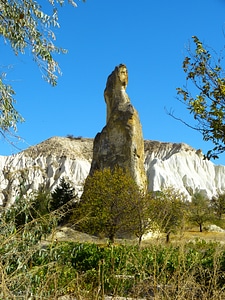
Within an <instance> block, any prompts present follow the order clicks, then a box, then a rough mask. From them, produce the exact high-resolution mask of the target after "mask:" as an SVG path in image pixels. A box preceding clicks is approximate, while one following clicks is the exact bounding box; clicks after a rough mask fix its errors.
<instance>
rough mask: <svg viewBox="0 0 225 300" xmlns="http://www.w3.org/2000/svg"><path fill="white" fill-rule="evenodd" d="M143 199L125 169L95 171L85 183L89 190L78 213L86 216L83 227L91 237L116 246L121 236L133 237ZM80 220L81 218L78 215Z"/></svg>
mask: <svg viewBox="0 0 225 300" xmlns="http://www.w3.org/2000/svg"><path fill="white" fill-rule="evenodd" d="M142 199H143V197H142V194H141V191H139V188H138V186H137V184H136V183H135V181H134V179H133V178H132V176H131V175H130V174H129V173H128V172H126V171H124V170H123V169H121V168H119V167H118V168H115V170H114V171H111V170H110V169H104V170H99V171H95V173H94V174H93V175H92V176H89V177H88V178H87V180H86V182H85V189H84V193H83V195H82V199H81V201H80V205H79V207H78V208H76V210H75V213H79V214H80V216H82V220H81V221H80V222H79V226H80V228H81V229H82V230H85V231H86V232H88V233H91V234H98V235H103V236H106V237H108V238H109V241H110V243H114V239H115V236H116V235H117V234H126V233H127V234H132V233H133V232H134V231H135V226H136V225H137V224H136V223H137V220H140V218H141V216H142V215H141V214H140V209H141V205H142V203H143V201H142ZM76 218H77V216H76Z"/></svg>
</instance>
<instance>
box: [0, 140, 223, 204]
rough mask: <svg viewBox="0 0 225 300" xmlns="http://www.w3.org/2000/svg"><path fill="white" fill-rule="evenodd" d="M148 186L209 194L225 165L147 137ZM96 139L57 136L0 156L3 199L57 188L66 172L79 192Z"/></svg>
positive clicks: (220, 185) (0, 201)
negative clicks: (25, 148)
mask: <svg viewBox="0 0 225 300" xmlns="http://www.w3.org/2000/svg"><path fill="white" fill-rule="evenodd" d="M144 145H145V163H144V165H145V169H146V172H147V177H148V189H149V190H161V189H162V188H163V187H168V186H173V187H175V188H176V189H178V190H180V191H182V192H184V193H185V194H186V195H187V196H188V197H189V198H190V193H192V192H195V191H201V192H202V193H204V194H205V195H207V196H208V197H209V198H211V197H212V196H213V195H216V194H217V193H219V192H224V191H225V166H221V165H215V164H213V163H212V162H210V161H208V160H204V159H203V155H202V153H201V150H196V149H193V148H192V147H190V146H189V145H186V144H183V143H177V144H176V143H162V142H158V141H145V142H144ZM92 151H93V139H85V138H65V137H64V138H63V137H53V138H50V139H48V140H46V141H44V142H42V143H40V144H38V145H36V146H33V147H30V148H28V149H27V150H25V151H22V152H20V153H18V154H17V155H12V156H0V204H1V205H5V206H8V205H10V204H11V203H13V202H14V201H15V199H16V197H17V196H18V195H19V193H20V191H21V190H22V191H23V192H26V193H28V194H29V193H31V192H32V191H35V190H38V189H39V188H41V187H43V186H44V187H48V188H49V189H50V190H53V189H54V188H55V187H56V186H57V185H58V184H59V182H60V179H61V178H62V177H65V178H66V179H68V180H70V182H71V183H72V184H73V186H74V187H75V189H76V191H77V192H78V193H79V194H81V193H82V188H83V183H84V181H85V179H86V177H87V175H88V174H89V171H90V166H91V161H92Z"/></svg>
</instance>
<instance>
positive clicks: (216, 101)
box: [177, 36, 225, 159]
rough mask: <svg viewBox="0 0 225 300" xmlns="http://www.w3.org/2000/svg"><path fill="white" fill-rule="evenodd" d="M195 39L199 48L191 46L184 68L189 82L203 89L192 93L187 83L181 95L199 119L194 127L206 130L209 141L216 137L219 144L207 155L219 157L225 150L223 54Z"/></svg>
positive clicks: (216, 142)
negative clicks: (215, 53) (211, 50)
mask: <svg viewBox="0 0 225 300" xmlns="http://www.w3.org/2000/svg"><path fill="white" fill-rule="evenodd" d="M193 42H194V44H195V51H194V52H192V51H191V50H189V56H187V57H185V59H184V62H183V70H184V72H185V73H186V75H187V76H186V80H187V82H192V84H193V86H194V87H195V89H197V91H198V92H199V93H198V94H197V95H196V96H192V94H191V92H190V89H189V88H188V87H187V86H186V87H185V88H177V92H178V95H179V96H180V98H179V99H180V100H181V101H182V102H183V103H184V104H185V105H186V106H187V108H188V110H189V111H190V113H191V114H192V115H193V117H194V119H195V120H196V121H197V122H198V124H197V126H196V127H194V129H197V130H198V131H199V132H201V133H202V135H203V139H204V140H205V141H212V142H213V143H214V145H215V147H214V148H213V149H212V150H209V151H208V152H207V155H206V157H207V158H208V159H210V158H218V155H219V154H221V153H223V152H224V151H225V123H224V119H225V118H224V117H225V115H224V111H225V79H224V71H223V68H222V57H216V55H214V56H213V55H212V54H211V53H210V51H209V50H208V49H207V48H206V47H204V46H203V44H202V42H201V41H200V40H199V39H198V38H197V37H196V36H193Z"/></svg>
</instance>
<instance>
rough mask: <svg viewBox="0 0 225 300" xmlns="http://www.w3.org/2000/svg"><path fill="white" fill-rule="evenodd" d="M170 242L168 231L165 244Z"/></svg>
mask: <svg viewBox="0 0 225 300" xmlns="http://www.w3.org/2000/svg"><path fill="white" fill-rule="evenodd" d="M169 242H170V231H169V232H167V234H166V243H169Z"/></svg>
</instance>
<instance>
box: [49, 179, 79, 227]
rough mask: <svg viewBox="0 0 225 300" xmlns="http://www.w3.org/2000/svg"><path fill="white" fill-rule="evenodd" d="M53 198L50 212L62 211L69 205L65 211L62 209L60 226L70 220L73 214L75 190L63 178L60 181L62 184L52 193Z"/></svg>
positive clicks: (50, 203)
mask: <svg viewBox="0 0 225 300" xmlns="http://www.w3.org/2000/svg"><path fill="white" fill-rule="evenodd" d="M51 198H52V199H51V200H50V202H49V210H50V212H52V211H55V210H57V209H60V208H62V207H63V206H65V205H66V204H67V205H66V207H65V208H64V209H61V214H62V217H61V220H60V224H62V223H64V222H65V221H67V220H68V219H69V216H70V213H71V212H70V210H71V209H72V207H73V203H71V201H72V200H74V199H75V198H76V194H75V189H74V187H73V186H72V185H71V184H70V183H69V182H67V181H66V180H65V178H64V177H63V178H62V179H61V180H60V184H59V185H58V186H57V187H56V188H55V190H54V191H53V192H52V193H51Z"/></svg>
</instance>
